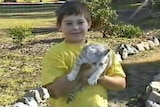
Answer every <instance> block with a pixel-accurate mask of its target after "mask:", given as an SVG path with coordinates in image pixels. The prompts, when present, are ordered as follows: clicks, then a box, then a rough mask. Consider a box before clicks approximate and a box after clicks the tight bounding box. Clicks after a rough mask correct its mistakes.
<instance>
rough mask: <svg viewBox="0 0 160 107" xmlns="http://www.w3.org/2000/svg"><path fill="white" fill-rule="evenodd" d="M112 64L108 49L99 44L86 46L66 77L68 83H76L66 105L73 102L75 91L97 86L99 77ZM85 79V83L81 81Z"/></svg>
mask: <svg viewBox="0 0 160 107" xmlns="http://www.w3.org/2000/svg"><path fill="white" fill-rule="evenodd" d="M111 64H112V58H111V52H110V49H109V48H107V47H105V46H103V45H100V44H90V45H86V46H85V47H84V48H83V49H82V52H81V53H80V55H79V57H78V58H77V60H76V63H75V65H74V67H73V69H72V70H71V72H70V73H69V74H68V75H67V79H68V80H69V81H74V80H75V81H76V85H75V87H74V89H73V90H72V91H71V92H70V93H69V95H68V98H67V103H69V102H71V101H73V100H74V97H75V94H76V93H77V91H80V90H82V89H83V88H84V86H86V85H88V84H89V85H94V84H97V82H98V79H99V77H100V76H101V75H104V74H105V73H106V71H107V69H108V68H109V67H110V66H111ZM82 77H83V78H86V79H87V83H84V82H82V81H81V78H82Z"/></svg>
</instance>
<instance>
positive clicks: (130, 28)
mask: <svg viewBox="0 0 160 107" xmlns="http://www.w3.org/2000/svg"><path fill="white" fill-rule="evenodd" d="M112 29H113V32H114V35H116V36H118V37H126V38H134V37H139V36H140V35H142V34H143V31H142V30H141V29H140V28H139V27H136V26H134V25H131V24H128V25H126V24H119V25H114V27H113V28H112Z"/></svg>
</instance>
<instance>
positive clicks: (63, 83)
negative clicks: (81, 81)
mask: <svg viewBox="0 0 160 107" xmlns="http://www.w3.org/2000/svg"><path fill="white" fill-rule="evenodd" d="M74 84H75V81H68V80H67V76H63V77H59V78H57V79H56V80H55V81H54V82H52V83H50V84H47V85H46V86H45V87H46V88H47V89H48V91H49V94H50V96H51V97H52V98H55V99H56V98H59V97H62V96H66V95H67V94H68V93H69V92H70V91H71V90H72V89H73V87H74Z"/></svg>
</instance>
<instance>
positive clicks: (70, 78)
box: [67, 73, 76, 81]
mask: <svg viewBox="0 0 160 107" xmlns="http://www.w3.org/2000/svg"><path fill="white" fill-rule="evenodd" d="M67 79H68V80H69V81H73V80H75V79H76V76H75V75H74V74H73V73H70V74H68V75H67Z"/></svg>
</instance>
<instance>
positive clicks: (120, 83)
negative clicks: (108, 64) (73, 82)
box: [98, 76, 126, 90]
mask: <svg viewBox="0 0 160 107" xmlns="http://www.w3.org/2000/svg"><path fill="white" fill-rule="evenodd" d="M98 84H100V85H102V86H103V87H104V88H106V89H109V90H121V89H124V88H125V87H126V80H125V78H123V77H119V76H113V77H111V76H101V77H100V78H99V80H98Z"/></svg>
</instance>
